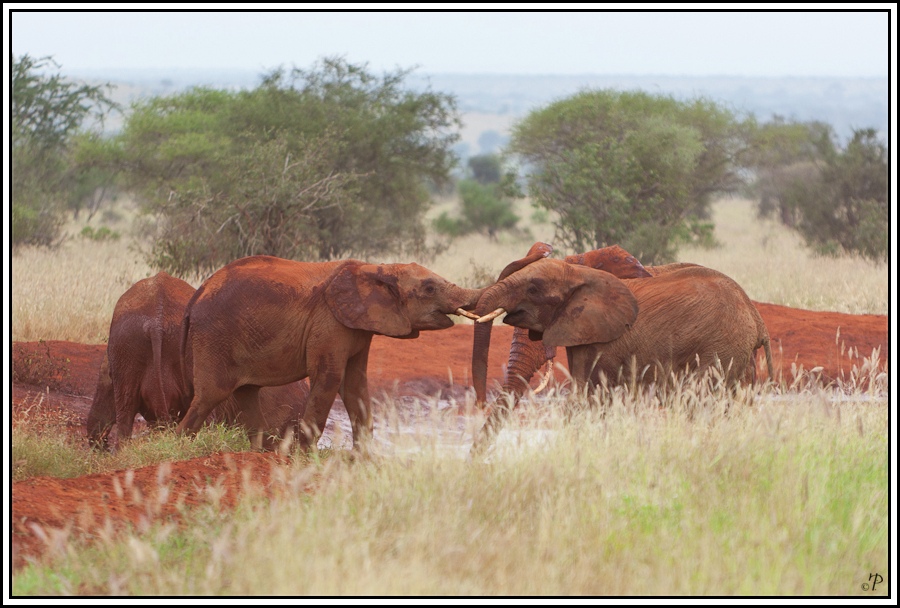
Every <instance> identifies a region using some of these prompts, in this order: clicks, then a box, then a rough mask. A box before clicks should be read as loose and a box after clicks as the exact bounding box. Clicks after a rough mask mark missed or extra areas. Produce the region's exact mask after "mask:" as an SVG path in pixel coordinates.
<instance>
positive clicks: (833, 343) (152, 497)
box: [11, 304, 888, 569]
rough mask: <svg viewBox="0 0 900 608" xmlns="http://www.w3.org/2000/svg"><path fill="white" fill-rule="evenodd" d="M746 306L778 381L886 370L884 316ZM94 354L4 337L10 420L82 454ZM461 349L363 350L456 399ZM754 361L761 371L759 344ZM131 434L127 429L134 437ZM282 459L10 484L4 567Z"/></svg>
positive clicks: (374, 385) (465, 337)
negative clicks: (759, 322)
mask: <svg viewBox="0 0 900 608" xmlns="http://www.w3.org/2000/svg"><path fill="white" fill-rule="evenodd" d="M757 307H758V308H759V310H760V312H761V313H762V316H763V319H764V320H765V322H766V326H767V327H768V329H769V334H770V337H771V342H772V353H773V357H774V360H775V361H774V364H775V370H776V376H777V375H779V374H781V375H782V377H783V379H784V380H785V381H787V382H788V383H790V381H791V380H792V377H793V376H792V365H793V366H795V367H796V368H799V367H800V366H802V367H803V368H804V369H805V370H811V369H813V368H815V367H818V366H821V367H822V370H821V372H820V373H819V378H820V380H821V381H822V382H825V383H830V382H833V381H841V380H849V379H850V375H851V370H853V368H854V366H861V365H862V363H863V359H866V358H868V357H870V356H871V355H872V350H873V349H875V348H877V349H880V361H879V369H880V370H881V371H886V370H887V354H888V350H887V347H888V343H887V337H888V323H887V317H886V316H884V315H847V314H841V313H829V312H813V311H807V310H799V309H792V308H787V307H784V306H777V305H774V304H757ZM838 331H840V333H839V334H838ZM511 339H512V328H510V327H508V326H505V325H498V326H497V327H495V328H494V332H493V340H492V345H491V353H490V358H491V359H490V370H489V373H490V375H489V378H488V379H489V382H499V381H501V379H502V373H503V370H502V365H503V363H504V362H505V361H506V354H507V353H508V349H509V344H510V341H511ZM104 349H105V346H104V345H95V344H89V345H85V344H75V343H71V342H59V341H49V342H45V343H36V342H21V343H19V342H17V343H14V344H13V362H14V369H15V372H16V374H22V373H23V362H25V361H26V360H27V359H28V358H29V357H30V358H31V365H30V369H31V370H32V371H38V372H43V374H44V375H43V376H42V377H39V378H35V377H34V376H35V375H37V374H34V375H32V377H30V378H26V379H27V380H28V381H29V382H32V383H30V384H26V383H22V382H16V381H15V379H14V383H13V385H12V395H11V397H12V405H13V408H12V412H13V415H12V424H13V425H14V426H15V425H16V424H23V423H25V421H27V424H28V425H29V426H30V427H31V428H34V426H35V425H41V426H46V428H47V430H48V431H51V432H59V431H60V430H63V431H64V432H68V433H71V434H73V435H75V436H77V437H79V438H81V439H83V440H84V449H85V450H88V449H90V448H89V447H88V445H87V441H86V439H85V428H84V420H85V418H86V415H87V412H88V409H89V408H90V403H91V398H92V397H93V392H94V386H95V384H96V381H97V373H98V370H99V367H100V361H101V359H102V357H103V351H104ZM471 349H472V328H471V325H470V324H466V325H456V326H454V327H452V328H450V329H447V330H444V331H440V332H423V333H422V335H421V336H420V337H419V338H418V339H416V340H395V339H391V338H384V337H381V336H376V337H375V339H374V341H373V343H372V350H371V353H370V356H369V385H370V388H371V389H372V393H373V395H379V394H381V393H382V392H386V393H390V394H396V395H422V394H424V395H436V394H440V395H441V396H443V397H447V396H453V397H455V398H456V399H457V400H458V401H464V399H463V398H462V397H463V395H465V393H466V391H467V387H469V386H470V385H471V382H470V365H471ZM48 353H49V358H48ZM557 361H558V362H560V363H563V364H565V357H564V356H561V357H557ZM35 362H37V363H35ZM41 362H43V366H41V365H40V363H41ZM757 368H758V370H759V372H760V377H762V378H765V376H766V372H765V363H764V361H763V359H762V351H760V352H759V353H758V362H757ZM560 379H561V377H560ZM47 386H49V387H50V388H49V389H48V388H47ZM139 430H140V429H139V428H138V427H137V426H136V429H135V432H138V431H139ZM286 462H287V461H286V459H285V458H283V457H279V456H276V455H273V454H260V453H250V452H248V453H223V454H216V455H213V456H209V457H204V458H195V459H192V460H187V461H181V462H172V463H166V464H164V465H161V466H150V467H145V468H142V469H138V470H136V471H116V472H113V473H102V474H96V475H88V476H85V477H80V478H77V479H57V478H52V477H34V478H30V479H27V480H25V481H20V482H16V483H14V484H13V486H12V527H13V529H12V563H13V567H14V568H15V569H18V568H20V567H21V566H23V565H24V564H26V563H27V561H28V559H29V558H33V557H40V556H42V555H44V554H47V553H52V552H54V551H55V550H57V549H59V548H61V545H62V544H63V541H64V540H65V539H66V538H67V533H68V534H71V535H72V536H75V537H80V538H86V539H98V538H103V537H105V536H106V535H107V534H108V533H110V532H112V531H115V530H120V529H122V527H123V525H127V524H131V525H134V526H136V527H138V528H140V527H143V526H145V525H147V524H148V523H150V522H160V521H177V520H178V518H179V517H180V514H181V513H182V512H183V510H184V509H188V508H192V507H197V506H200V505H209V504H211V502H212V504H216V505H218V507H219V508H229V507H231V506H233V505H234V504H235V502H236V501H237V499H238V497H239V495H240V494H241V493H246V492H249V491H257V492H262V493H265V494H267V495H271V494H272V493H273V492H274V491H276V490H275V488H277V487H279V485H278V484H277V483H271V482H272V480H273V477H275V476H277V473H278V469H279V467H282V466H284V465H285V464H286ZM13 466H16V463H13ZM207 480H214V482H215V484H214V486H213V487H214V488H216V489H215V490H214V491H209V490H207V489H206V488H207V485H208V484H207ZM250 480H252V482H251V481H250ZM160 488H168V499H167V500H163V497H159V496H158V493H159V492H160V491H161V490H160ZM310 490H311V488H307V491H310ZM63 531H66V532H63Z"/></svg>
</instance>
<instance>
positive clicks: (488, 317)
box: [475, 308, 506, 323]
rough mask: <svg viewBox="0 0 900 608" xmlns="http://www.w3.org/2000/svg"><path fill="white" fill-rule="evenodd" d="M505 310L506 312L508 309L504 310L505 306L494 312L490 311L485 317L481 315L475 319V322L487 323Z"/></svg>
mask: <svg viewBox="0 0 900 608" xmlns="http://www.w3.org/2000/svg"><path fill="white" fill-rule="evenodd" d="M505 312H506V310H504V309H503V308H498V309H497V310H495V311H494V312H491V313H488V314H486V315H484V316H483V317H479V318H478V319H476V320H475V322H476V323H487V322H488V321H493V320H494V319H496V318H497V317H499V316H500V315H502V314H503V313H505Z"/></svg>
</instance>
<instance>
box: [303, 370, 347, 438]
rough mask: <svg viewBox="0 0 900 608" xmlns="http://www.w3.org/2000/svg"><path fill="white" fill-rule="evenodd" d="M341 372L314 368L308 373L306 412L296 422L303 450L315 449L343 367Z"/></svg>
mask: <svg viewBox="0 0 900 608" xmlns="http://www.w3.org/2000/svg"><path fill="white" fill-rule="evenodd" d="M338 369H340V370H341V372H338V373H335V372H334V370H329V369H321V370H318V369H317V370H316V371H314V372H313V373H310V375H309V384H310V391H309V400H308V401H307V406H306V412H304V414H303V418H301V419H300V422H299V424H298V427H299V428H298V432H297V435H298V437H297V439H298V440H299V442H300V447H301V449H303V450H311V449H312V450H315V448H316V444H317V443H318V441H319V437H321V436H322V431H323V430H325V424H326V423H327V422H328V413H329V412H330V411H331V406H332V405H334V398H335V397H337V394H338V391H339V390H340V388H341V383H342V382H343V376H344V374H343V369H344V366H343V365H342V366H340V367H339V368H338Z"/></svg>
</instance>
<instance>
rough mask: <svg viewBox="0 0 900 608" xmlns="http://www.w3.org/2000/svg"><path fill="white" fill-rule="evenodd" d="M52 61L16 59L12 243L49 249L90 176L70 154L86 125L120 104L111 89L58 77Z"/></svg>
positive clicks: (26, 58)
mask: <svg viewBox="0 0 900 608" xmlns="http://www.w3.org/2000/svg"><path fill="white" fill-rule="evenodd" d="M50 67H56V68H59V64H57V63H56V62H55V61H54V60H53V59H52V57H41V58H38V59H36V58H33V57H30V56H29V55H27V54H26V55H22V56H20V57H18V58H16V57H13V65H12V91H11V92H12V120H11V123H12V124H11V126H12V226H11V228H12V243H13V246H14V247H16V246H19V245H26V244H27V245H40V246H50V245H53V244H54V243H56V242H57V241H58V239H59V234H60V227H61V225H62V222H63V212H64V210H65V204H66V201H67V199H68V198H70V196H73V194H72V193H73V192H74V196H78V192H79V190H78V188H77V187H75V186H78V187H83V186H84V185H85V184H86V176H85V175H83V174H82V173H81V172H80V171H79V170H78V168H77V167H75V166H74V165H73V159H72V157H71V150H72V147H73V142H74V141H75V140H76V139H77V136H78V135H79V134H80V132H81V129H82V126H83V125H84V123H85V121H86V120H87V119H89V118H91V117H93V118H95V119H97V120H99V121H101V122H102V120H103V118H104V117H105V116H106V115H107V114H108V113H109V111H110V110H112V109H114V108H116V104H115V103H114V102H113V101H112V100H110V99H109V98H108V97H107V94H106V90H107V89H108V88H109V85H98V86H90V85H86V84H83V83H78V82H74V81H72V80H70V79H67V78H65V77H63V76H62V74H60V73H55V74H54V73H50V74H46V73H45V71H46V70H47V68H50Z"/></svg>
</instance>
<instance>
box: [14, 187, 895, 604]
mask: <svg viewBox="0 0 900 608" xmlns="http://www.w3.org/2000/svg"><path fill="white" fill-rule="evenodd" d="M526 210H527V208H526ZM715 214H716V215H715V218H716V223H717V233H716V237H717V238H718V239H719V240H720V241H722V242H723V243H724V244H725V246H724V247H722V248H719V249H714V250H702V249H694V248H685V249H683V250H682V251H681V253H680V256H679V257H680V258H681V259H682V260H684V261H693V262H698V263H701V264H704V265H707V266H710V267H713V268H717V269H719V270H722V271H723V272H725V273H726V274H729V275H731V276H732V277H734V278H735V279H736V280H737V281H738V282H739V283H741V284H742V285H743V286H744V288H745V289H746V290H747V292H748V294H750V296H751V297H752V298H754V299H756V300H761V301H767V302H774V303H779V304H786V305H790V306H800V307H804V308H810V309H827V310H836V311H842V312H851V313H878V314H885V313H886V312H887V301H888V300H887V281H886V280H885V279H886V278H887V272H886V268H885V266H884V265H877V264H871V263H868V262H864V261H862V260H858V259H844V258H842V259H837V260H835V259H828V258H824V259H820V258H816V257H815V256H812V255H811V254H809V253H808V251H807V250H806V249H805V248H803V247H802V246H801V245H800V243H799V241H798V240H797V239H796V238H795V237H794V236H793V235H792V234H791V233H789V232H787V229H785V228H783V227H781V226H778V225H776V224H774V223H766V222H757V221H756V220H755V218H754V216H753V208H752V205H751V204H750V203H749V202H747V201H741V200H723V201H720V202H719V203H717V204H716V206H715ZM526 227H527V228H528V229H529V230H530V234H521V235H511V234H506V235H501V236H500V238H499V239H498V240H497V241H489V240H488V239H487V238H486V237H474V236H473V237H467V238H466V239H463V240H460V241H457V242H456V243H454V244H452V245H451V246H450V248H449V249H447V250H446V251H445V252H444V253H443V254H442V255H440V256H438V257H437V258H435V259H432V260H428V261H425V260H421V261H420V263H424V264H425V265H427V266H428V267H430V268H432V269H433V270H435V271H436V272H438V273H439V274H441V275H442V276H444V277H446V278H448V279H450V280H452V281H455V282H458V283H461V284H468V285H476V284H479V283H480V284H484V281H490V280H491V279H492V278H494V277H496V275H497V274H498V273H499V271H500V270H501V269H502V268H503V267H504V266H505V265H506V264H507V263H508V262H509V261H511V260H513V259H517V258H519V257H521V256H522V255H523V254H524V253H525V251H527V249H528V247H529V246H530V245H531V243H532V242H533V241H534V240H544V241H549V242H551V243H552V228H551V227H550V226H549V225H547V224H539V223H534V222H531V223H530V225H527V226H526ZM126 239H127V237H123V239H122V240H121V241H119V242H117V243H112V244H108V243H100V244H98V243H94V242H86V241H78V240H73V241H71V242H69V243H67V244H66V245H64V248H63V249H62V251H61V252H60V253H61V254H62V255H60V253H55V254H54V253H47V252H41V251H28V250H25V251H21V252H17V254H16V255H15V257H14V259H13V273H14V278H13V339H14V340H37V339H40V338H43V339H69V340H76V341H80V342H88V343H90V342H102V341H104V340H105V339H106V332H107V331H108V324H109V318H110V316H111V314H112V308H113V306H114V304H115V301H116V299H117V298H118V296H119V295H121V293H122V292H124V290H125V289H127V287H128V286H130V285H131V284H132V283H133V282H134V281H136V280H138V279H140V278H143V277H144V276H149V275H150V274H151V271H150V269H149V268H147V267H146V266H144V265H143V263H142V262H140V258H139V257H138V256H137V255H136V254H135V253H134V251H133V250H131V249H129V248H128V241H127V240H126ZM560 253H569V252H564V251H563V252H560ZM406 261H411V260H406ZM417 261H418V260H417ZM785 275H786V276H787V278H786V279H783V278H781V277H782V276H785ZM194 284H195V285H196V284H197V283H196V282H195V283H194ZM869 368H871V369H869ZM869 368H866V367H865V366H863V368H860V369H859V370H857V372H856V373H851V374H850V376H849V378H850V380H849V382H848V384H847V385H845V386H843V387H842V391H841V392H840V393H832V392H830V391H824V390H822V389H819V388H816V386H815V385H814V384H810V383H808V382H806V381H804V378H803V377H802V376H797V377H795V378H793V380H791V379H787V381H786V382H785V383H784V384H782V385H779V386H774V385H766V386H765V387H764V388H763V389H762V390H761V392H760V394H756V395H754V394H753V392H752V391H749V390H748V391H741V392H739V393H738V394H737V395H736V396H731V395H727V396H726V395H722V394H720V393H717V392H715V391H710V390H708V387H705V385H702V384H698V385H694V384H683V385H679V386H678V387H677V389H676V390H674V391H673V392H671V393H669V395H668V397H667V399H666V400H665V402H664V403H661V402H660V401H659V400H658V399H656V398H655V397H652V396H649V395H645V394H637V395H634V394H629V393H626V392H624V391H615V392H613V394H612V395H611V398H610V401H609V402H608V403H605V407H603V408H601V407H599V405H598V403H597V402H596V398H590V399H589V398H586V397H578V396H572V395H568V394H564V393H561V392H557V391H555V390H553V391H551V393H550V395H549V396H548V397H547V398H546V399H545V400H544V401H543V402H542V404H541V406H540V407H537V406H535V405H534V404H531V405H529V404H526V405H525V407H520V409H519V413H517V414H516V415H514V416H513V417H512V419H511V420H510V422H509V423H508V424H507V427H506V428H505V429H504V431H503V432H502V433H501V434H500V436H498V437H497V441H496V445H495V447H494V449H493V450H492V451H490V452H489V453H488V455H487V457H486V458H484V459H476V460H471V459H469V458H467V457H466V454H467V452H468V446H469V445H470V443H471V440H472V437H473V434H474V433H475V432H476V430H477V429H478V427H479V426H480V423H481V422H482V421H483V417H482V416H479V415H469V416H464V417H459V416H456V415H450V414H448V412H455V406H456V405H459V404H451V405H452V406H453V407H449V408H448V407H445V406H446V404H442V403H439V402H436V401H434V400H421V401H419V402H417V403H416V405H415V406H414V411H417V412H420V413H422V416H421V417H422V418H423V419H422V420H417V421H415V424H412V423H411V422H410V421H409V420H401V419H399V418H398V416H400V414H401V413H402V412H407V413H408V412H409V408H408V407H407V408H404V407H403V406H402V405H401V404H398V403H392V402H387V403H384V404H382V407H379V408H377V410H376V412H377V415H378V416H379V417H378V418H377V419H376V429H375V441H374V443H373V448H372V452H373V453H372V454H371V455H370V456H369V457H365V458H355V459H350V458H345V457H343V454H341V451H338V452H337V457H334V456H331V457H329V458H324V459H312V460H309V459H307V458H295V459H294V460H293V464H291V465H273V466H275V467H276V469H275V470H274V471H273V475H272V476H271V477H272V479H273V480H274V482H273V483H274V484H276V486H277V487H278V488H280V489H281V490H282V491H281V492H280V493H279V492H276V494H277V495H279V497H278V498H275V499H272V500H269V501H264V500H263V499H261V498H260V497H259V496H258V495H253V494H251V495H248V496H247V498H246V499H245V500H244V502H243V503H242V505H241V506H240V507H239V508H238V510H237V511H236V512H225V511H222V510H221V509H219V508H218V507H217V505H216V504H215V503H214V502H212V503H210V505H209V506H208V508H205V509H199V510H196V511H194V512H192V513H191V514H190V515H189V516H188V517H189V519H188V521H187V524H186V525H185V526H183V527H178V528H175V527H174V526H172V525H171V524H170V523H168V522H165V521H157V522H155V523H156V527H155V528H153V529H151V530H150V531H134V532H131V533H129V534H126V535H124V536H114V535H111V534H106V533H103V534H100V535H99V537H98V538H95V539H92V542H86V541H85V539H81V538H76V537H74V536H66V533H65V532H63V531H47V535H48V539H51V540H52V543H51V546H52V548H53V550H52V551H50V552H49V553H48V555H47V556H46V557H45V558H44V559H43V560H42V561H41V562H39V563H37V564H35V565H31V566H28V567H26V568H24V569H22V570H19V571H17V572H16V573H15V575H14V577H13V580H12V593H13V595H16V596H25V595H42V596H49V595H74V594H82V595H83V594H90V595H104V594H113V595H241V596H243V595H291V596H297V595H317V596H331V595H335V596H339V595H341V596H342V595H347V596H353V595H365V596H382V595H384V596H390V595H424V596H435V595H438V596H439V595H454V596H456V595H479V596H495V595H501V596H503V595H535V596H538V595H550V596H563V595H591V596H593V595H638V596H654V595H716V596H721V595H753V596H760V595H784V596H789V595H838V596H845V595H858V596H864V597H868V596H871V595H884V594H885V593H886V592H887V589H888V588H889V587H888V586H887V585H884V586H882V587H879V588H878V589H877V590H876V591H875V592H872V591H869V590H864V589H863V587H862V585H863V584H864V583H868V582H869V576H870V574H871V573H880V574H881V575H882V576H883V577H884V579H885V580H887V574H888V571H887V566H888V547H889V542H888V534H887V521H888V509H887V504H888V487H889V478H888V465H887V463H888V450H887V446H888V441H887V439H888V420H889V416H888V412H889V410H888V398H887V377H886V375H885V374H883V373H881V372H880V371H879V370H878V369H877V368H876V367H875V366H869ZM660 406H663V407H660ZM601 411H602V412H603V414H602V415H601V413H600V412H601ZM426 413H427V414H426ZM22 430H23V431H27V430H28V429H27V425H26V426H24V427H22ZM412 430H415V432H412ZM162 435H164V434H153V435H150V436H148V437H147V438H145V439H141V440H138V441H135V442H132V444H130V445H129V450H131V451H130V454H131V456H128V455H127V454H125V455H123V456H122V457H123V458H125V457H127V458H129V460H127V461H124V462H113V461H103V462H93V461H90V462H87V463H85V462H83V461H82V460H79V458H80V452H79V450H86V449H87V448H86V447H83V446H71V445H67V444H66V445H63V446H61V447H54V446H53V445H50V443H49V442H45V443H43V444H42V443H41V442H40V441H38V442H36V443H37V444H38V445H33V444H32V443H31V441H32V439H33V437H31V436H29V435H28V434H27V433H26V434H24V435H14V438H13V445H14V448H15V449H14V453H13V460H14V462H17V463H18V464H17V465H16V466H17V467H19V466H21V467H27V466H29V465H28V463H29V460H31V461H37V460H38V458H39V457H38V456H37V455H36V454H38V453H42V451H47V452H50V453H51V454H50V455H49V456H47V458H49V459H51V460H52V459H55V460H56V461H61V462H62V463H63V464H64V465H66V466H65V467H63V466H62V465H59V466H60V469H59V471H58V473H56V474H59V475H61V476H62V475H69V474H79V473H78V472H77V471H78V470H84V469H85V468H87V470H90V471H93V470H106V469H105V468H104V467H106V466H113V467H136V466H141V465H143V464H149V463H152V462H158V461H160V460H164V459H174V458H183V457H190V456H183V454H185V452H184V451H182V450H183V449H184V448H183V446H180V445H170V444H169V440H168V439H167V438H164V437H162ZM199 436H200V435H198V437H199ZM234 441H245V440H243V438H242V437H240V438H232V439H229V438H228V437H220V438H217V439H216V438H214V439H212V440H211V443H210V446H211V447H209V446H208V447H209V449H218V448H217V447H216V446H226V447H222V448H221V449H231V448H230V447H228V446H233V445H235V444H234V443H233V442H234ZM47 446H49V447H47ZM132 447H133V448H134V449H132ZM20 448H21V449H27V450H33V451H32V452H23V451H21V450H20ZM204 449H205V448H204ZM234 449H242V448H240V447H239V446H238V447H236V448H234ZM17 450H19V451H17ZM142 450H145V451H142ZM123 452H125V450H123ZM44 457H45V456H43V455H42V456H40V458H44ZM95 458H96V456H95ZM73 464H75V465H78V466H80V467H82V469H78V468H77V467H76V468H75V469H74V470H75V472H74V473H73V472H72V471H73V469H72V468H71V467H70V466H69V465H73ZM46 466H57V465H55V464H51V465H46ZM66 467H68V468H66ZM19 473H20V474H22V475H27V474H28V472H27V471H26V470H24V469H23V470H21V471H19ZM17 478H19V477H17ZM310 487H314V490H313V491H309V490H308V488H310Z"/></svg>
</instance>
